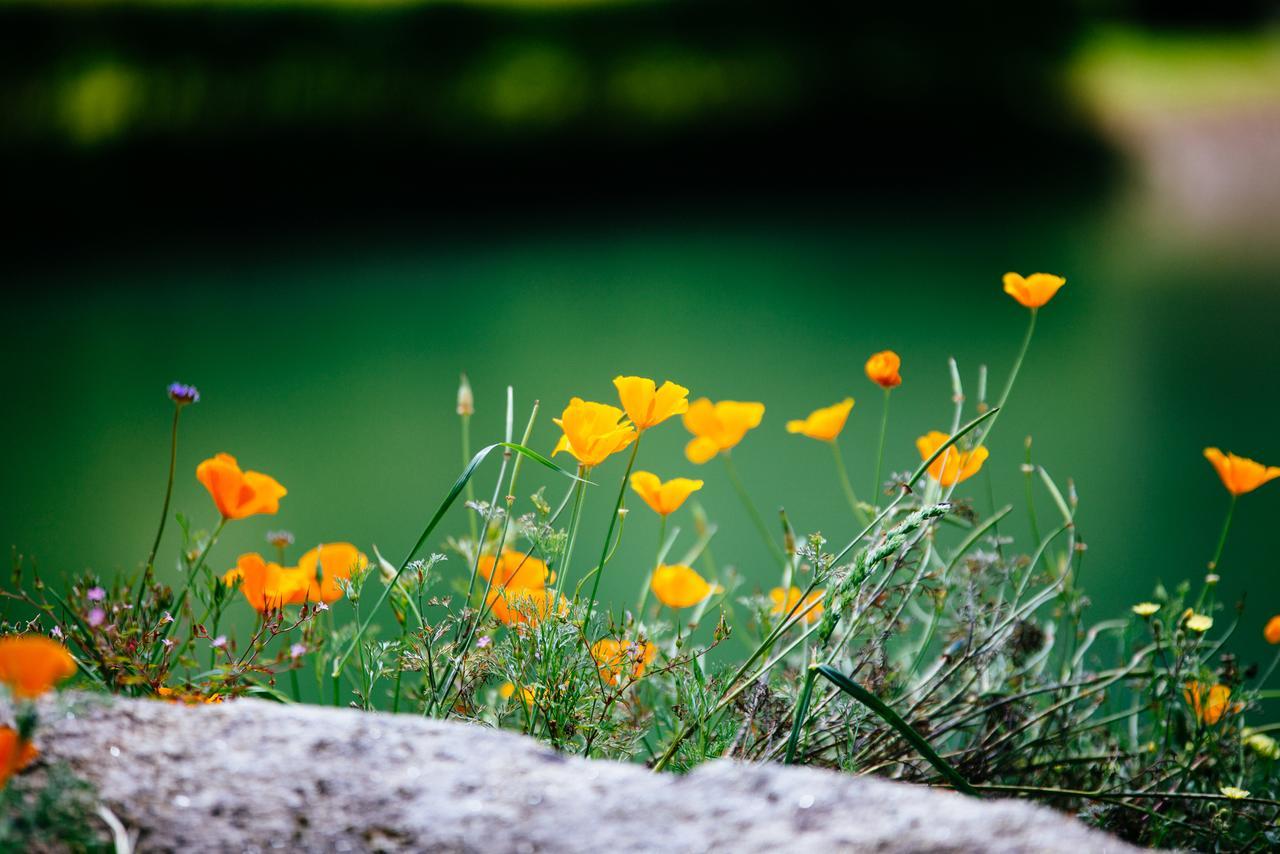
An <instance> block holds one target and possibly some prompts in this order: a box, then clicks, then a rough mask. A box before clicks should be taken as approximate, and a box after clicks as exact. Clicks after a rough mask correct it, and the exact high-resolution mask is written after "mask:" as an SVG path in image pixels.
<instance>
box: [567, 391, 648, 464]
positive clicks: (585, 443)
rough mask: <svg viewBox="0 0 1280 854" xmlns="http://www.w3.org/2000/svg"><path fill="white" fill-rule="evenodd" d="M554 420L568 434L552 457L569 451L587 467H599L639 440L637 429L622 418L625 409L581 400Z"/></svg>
mask: <svg viewBox="0 0 1280 854" xmlns="http://www.w3.org/2000/svg"><path fill="white" fill-rule="evenodd" d="M552 420H553V421H555V423H556V424H557V425H558V426H559V427H560V429H561V430H563V431H564V435H563V436H561V437H560V441H559V442H558V443H557V444H556V449H555V450H554V451H552V452H551V453H552V455H553V456H554V455H555V454H558V453H560V452H561V451H568V452H569V453H570V454H573V456H574V457H575V458H576V459H577V460H578V462H579V463H581V464H582V465H584V466H597V465H599V464H600V463H602V462H604V461H605V459H607V458H608V456H609V455H610V454H614V453H617V452H618V451H621V450H622V449H623V448H625V447H626V446H627V445H630V444H631V443H632V442H634V441H635V438H636V428H635V427H633V426H631V423H630V422H628V421H627V420H626V419H624V418H623V417H622V410H621V409H619V408H618V407H616V406H609V405H608V404H606V403H591V402H589V401H585V400H583V399H582V398H580V397H575V398H573V399H572V400H571V401H569V405H568V406H567V407H565V410H564V413H563V414H562V415H561V416H560V417H559V418H554V419H552Z"/></svg>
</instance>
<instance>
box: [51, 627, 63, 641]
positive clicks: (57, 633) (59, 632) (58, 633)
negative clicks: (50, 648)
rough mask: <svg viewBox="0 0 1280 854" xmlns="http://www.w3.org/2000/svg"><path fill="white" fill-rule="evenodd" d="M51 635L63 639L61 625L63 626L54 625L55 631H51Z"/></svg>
mask: <svg viewBox="0 0 1280 854" xmlns="http://www.w3.org/2000/svg"><path fill="white" fill-rule="evenodd" d="M49 637H53V638H57V639H58V640H62V627H61V626H54V627H53V631H51V632H49Z"/></svg>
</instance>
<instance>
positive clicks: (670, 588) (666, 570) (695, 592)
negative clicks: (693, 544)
mask: <svg viewBox="0 0 1280 854" xmlns="http://www.w3.org/2000/svg"><path fill="white" fill-rule="evenodd" d="M650 587H651V588H652V589H653V594H654V595H655V596H657V597H658V601H659V602H661V603H662V604H663V605H666V606H667V607H668V608H688V607H690V606H693V605H697V604H698V603H699V602H701V601H702V600H704V599H706V598H707V597H708V596H710V595H711V594H712V593H715V592H717V591H718V590H719V589H720V587H719V585H715V586H712V585H711V584H708V583H707V580H706V579H705V578H703V577H702V576H701V575H699V574H698V573H697V571H696V570H694V569H692V568H690V567H687V566H683V565H680V564H676V565H674V566H667V565H666V564H663V565H661V566H659V567H658V568H657V569H655V570H654V571H653V581H652V582H651V583H650Z"/></svg>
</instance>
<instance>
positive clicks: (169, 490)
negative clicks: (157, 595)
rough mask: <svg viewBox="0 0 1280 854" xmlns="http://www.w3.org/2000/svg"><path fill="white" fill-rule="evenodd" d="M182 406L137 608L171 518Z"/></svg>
mask: <svg viewBox="0 0 1280 854" xmlns="http://www.w3.org/2000/svg"><path fill="white" fill-rule="evenodd" d="M181 414H182V407H181V406H180V405H175V406H174V407H173V426H172V427H171V428H170V430H169V480H168V482H167V483H166V484H165V487H164V504H163V505H162V506H161V508H160V525H159V526H158V527H157V528H156V539H155V542H153V543H152V544H151V553H150V554H149V555H147V563H146V568H145V569H144V570H143V574H142V584H140V585H138V602H137V605H135V608H141V607H142V590H143V588H145V587H146V585H147V583H148V582H149V581H150V580H151V572H152V568H153V567H154V566H155V564H156V552H158V551H159V550H160V538H161V537H163V536H164V526H165V522H167V521H168V519H169V500H170V499H171V498H173V475H174V471H175V469H176V467H177V464H178V416H179V415H181Z"/></svg>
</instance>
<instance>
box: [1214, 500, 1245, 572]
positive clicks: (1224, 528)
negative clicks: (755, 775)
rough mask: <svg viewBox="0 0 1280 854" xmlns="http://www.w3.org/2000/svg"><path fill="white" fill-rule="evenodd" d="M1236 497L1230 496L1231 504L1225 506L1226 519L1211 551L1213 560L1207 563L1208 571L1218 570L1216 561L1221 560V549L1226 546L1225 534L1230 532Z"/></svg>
mask: <svg viewBox="0 0 1280 854" xmlns="http://www.w3.org/2000/svg"><path fill="white" fill-rule="evenodd" d="M1237 498H1238V496H1235V495H1233V496H1231V503H1230V504H1228V505H1227V518H1226V521H1224V522H1223V523H1222V535H1221V536H1220V537H1218V547H1217V548H1216V549H1214V551H1213V559H1212V560H1210V561H1209V571H1210V572H1216V571H1217V569H1218V561H1219V560H1220V559H1221V558H1222V549H1223V548H1224V547H1225V546H1226V545H1227V532H1228V531H1230V530H1231V517H1232V516H1234V515H1235V512H1236V499H1237Z"/></svg>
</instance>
